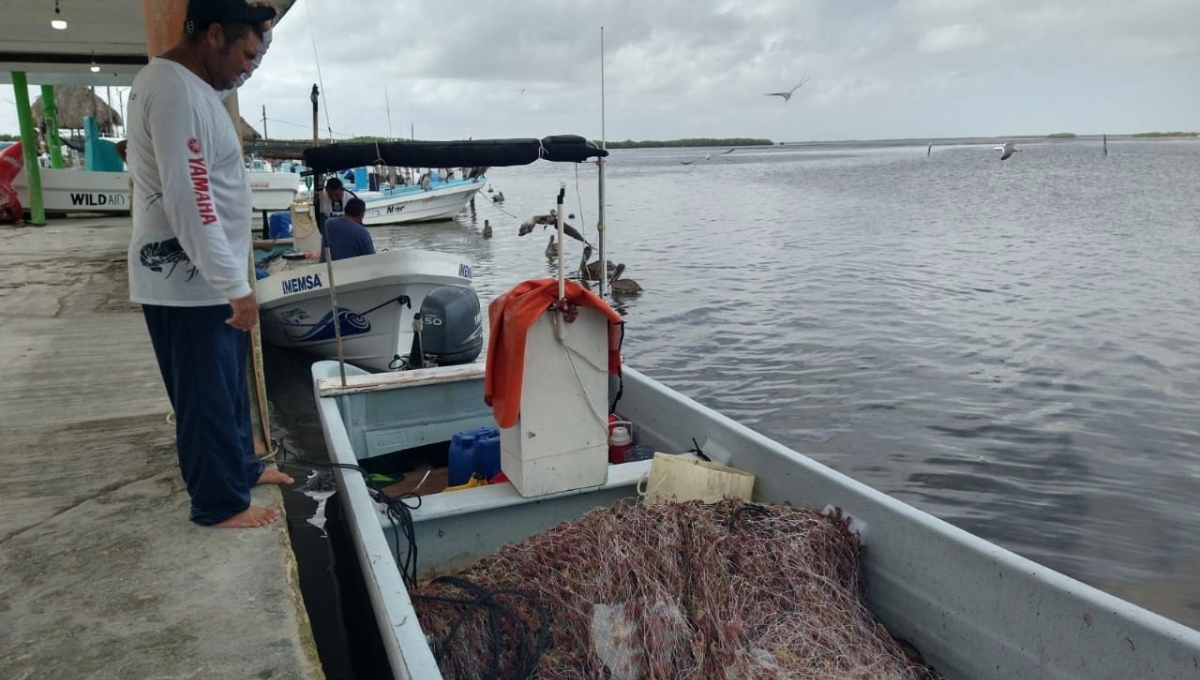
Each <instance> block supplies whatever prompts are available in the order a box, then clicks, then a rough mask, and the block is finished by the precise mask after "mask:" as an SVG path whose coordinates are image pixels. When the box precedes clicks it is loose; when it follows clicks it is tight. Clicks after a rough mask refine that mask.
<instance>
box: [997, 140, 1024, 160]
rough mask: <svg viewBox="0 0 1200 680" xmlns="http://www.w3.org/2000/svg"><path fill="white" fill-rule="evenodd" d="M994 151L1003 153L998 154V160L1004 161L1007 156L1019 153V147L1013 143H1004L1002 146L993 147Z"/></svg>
mask: <svg viewBox="0 0 1200 680" xmlns="http://www.w3.org/2000/svg"><path fill="white" fill-rule="evenodd" d="M995 150H996V151H1003V152H1004V153H1002V154H1000V160H1005V159H1007V158H1008V157H1009V156H1011V155H1013V152H1014V151H1020V150H1021V147H1019V146H1017V145H1016V144H1014V143H1013V142H1005V143H1004V146H997V147H995Z"/></svg>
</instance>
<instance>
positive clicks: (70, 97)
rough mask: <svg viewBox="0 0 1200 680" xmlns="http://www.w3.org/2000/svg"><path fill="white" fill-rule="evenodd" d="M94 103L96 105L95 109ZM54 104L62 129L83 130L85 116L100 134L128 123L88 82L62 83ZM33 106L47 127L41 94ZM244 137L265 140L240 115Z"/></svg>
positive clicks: (36, 120) (35, 120) (36, 122)
mask: <svg viewBox="0 0 1200 680" xmlns="http://www.w3.org/2000/svg"><path fill="white" fill-rule="evenodd" d="M93 103H94V104H95V108H94V109H93V108H92V105H93ZM54 106H55V108H56V109H58V127H59V129H60V130H82V129H83V119H84V117H85V116H92V115H94V116H95V117H96V125H98V126H99V127H100V134H102V135H114V134H115V133H116V128H117V127H118V126H121V125H124V124H125V121H123V120H121V114H119V113H117V112H116V111H114V110H113V109H112V108H111V107H109V105H108V104H107V103H106V102H105V101H104V99H102V98H101V97H100V96H99V95H94V94H92V88H90V87H88V86H86V85H60V86H55V88H54ZM30 108H31V109H33V123H34V125H35V126H36V127H37V128H38V129H39V130H43V129H45V112H44V111H43V109H42V98H41V97H38V98H37V100H36V101H35V102H34V103H33V106H31V107H30ZM240 121H241V125H240V128H241V130H240V132H241V134H242V140H243V141H248V142H252V141H254V140H256V139H262V135H260V134H258V131H257V130H255V129H254V128H253V127H252V126H251V125H250V123H247V122H246V119H245V118H240Z"/></svg>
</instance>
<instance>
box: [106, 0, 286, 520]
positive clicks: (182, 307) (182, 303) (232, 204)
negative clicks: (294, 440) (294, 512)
mask: <svg viewBox="0 0 1200 680" xmlns="http://www.w3.org/2000/svg"><path fill="white" fill-rule="evenodd" d="M275 14H276V12H275V8H274V7H273V6H271V5H270V4H269V3H263V2H260V3H255V4H253V5H248V4H246V2H245V1H244V0H191V1H190V2H189V3H188V8H187V21H186V24H185V27H184V35H183V38H182V39H181V40H180V41H179V42H178V43H177V44H176V45H175V46H174V47H172V48H171V49H170V50H168V51H167V52H166V53H165V54H163V55H162V56H159V57H156V58H154V59H152V60H151V61H150V63H149V64H148V65H147V66H146V67H145V68H143V69H142V70H141V72H140V73H138V76H137V78H136V79H135V80H134V83H133V87H132V89H131V91H130V95H129V125H128V127H129V137H128V142H129V143H128V150H127V153H128V161H129V168H130V173H131V175H132V177H133V182H134V186H135V189H136V193H135V196H136V197H137V205H136V206H135V207H134V209H133V238H132V241H131V243H130V246H129V291H130V299H132V300H133V301H134V302H138V303H141V304H142V309H143V313H144V314H145V317H146V326H147V328H148V329H149V332H150V340H151V343H152V344H153V345H154V353H155V356H156V357H157V359H158V366H159V370H160V371H161V373H162V377H163V383H164V384H165V386H166V389H167V396H168V397H169V398H170V400H171V405H172V407H174V409H175V416H176V421H177V424H176V430H175V434H176V446H177V449H178V454H179V465H180V469H181V472H182V473H183V478H184V481H185V482H186V483H187V488H188V494H189V495H190V496H191V500H192V508H191V519H192V521H194V522H196V523H197V524H202V525H210V526H219V527H256V526H262V525H264V524H269V523H271V522H273V521H275V520H276V519H277V518H278V517H279V513H278V511H276V510H274V509H271V508H265V507H260V506H256V505H251V504H250V487H252V486H254V485H256V484H283V483H290V482H291V481H292V479H291V478H290V477H289V476H287V475H286V474H284V473H282V472H280V471H279V470H276V469H274V468H267V467H265V466H264V465H263V464H262V463H261V462H260V461H259V460H258V458H257V457H256V456H255V454H254V442H253V436H252V432H251V423H250V408H249V397H248V394H247V392H246V363H247V353H248V351H249V343H250V338H249V334H248V331H249V330H250V329H251V328H253V327H254V325H255V324H256V323H257V322H258V302H257V300H256V298H255V297H254V291H253V290H252V289H251V287H250V283H249V281H248V280H247V279H248V277H247V273H246V271H247V267H246V262H247V261H248V259H249V257H250V233H251V224H250V223H251V220H252V216H253V209H252V198H251V189H250V182H249V177H248V175H247V174H246V169H245V166H244V163H243V161H242V152H241V144H240V142H239V140H238V132H237V130H236V129H235V127H234V124H233V120H232V119H231V118H230V116H229V114H228V112H227V111H226V110H225V106H224V104H223V103H222V98H223V95H222V93H223V92H226V91H229V90H230V89H232V88H235V87H236V86H238V85H240V84H241V82H242V81H244V80H245V78H246V77H248V76H249V74H250V73H251V72H252V71H253V70H254V68H255V66H257V63H258V60H259V58H260V56H261V50H262V48H263V46H264V42H265V41H264V40H263V38H264V31H266V30H268V29H269V28H270V23H271V21H272V20H273V19H274V18H275Z"/></svg>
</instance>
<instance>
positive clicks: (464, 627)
mask: <svg viewBox="0 0 1200 680" xmlns="http://www.w3.org/2000/svg"><path fill="white" fill-rule="evenodd" d="M859 566H860V565H859V543H858V540H857V538H856V537H855V535H854V534H853V533H851V532H850V530H849V528H848V521H847V519H846V518H845V517H843V516H841V515H840V514H839V513H836V512H835V513H832V514H822V513H820V512H817V511H815V510H811V509H805V508H797V507H792V506H786V505H757V504H752V503H745V502H742V501H738V500H734V499H726V500H725V501H722V502H720V503H714V504H703V503H700V502H698V501H694V502H687V503H653V504H639V503H636V502H625V501H618V502H617V504H616V505H614V506H613V507H610V508H598V509H596V510H593V511H591V512H589V513H588V514H586V515H585V516H583V517H582V518H581V519H579V520H577V521H573V522H565V523H562V524H559V525H558V526H556V527H554V528H551V529H550V530H548V531H545V532H543V533H541V534H538V535H535V536H532V537H530V538H528V539H527V540H525V541H522V542H520V543H514V544H509V545H506V546H505V547H503V548H501V549H500V550H499V551H498V552H497V553H496V554H495V555H491V556H488V557H485V558H483V559H480V560H479V561H477V562H476V563H475V564H473V565H472V566H471V567H469V568H467V569H466V570H464V571H462V572H460V573H459V574H457V575H456V576H453V577H441V578H436V579H433V580H432V581H428V582H425V583H422V584H421V585H420V586H419V587H418V588H417V589H416V590H415V591H414V593H413V596H414V597H413V600H414V605H415V607H416V609H417V612H418V618H419V619H420V622H421V625H422V627H423V629H424V630H425V632H426V633H427V636H428V639H429V640H430V641H431V645H432V647H433V651H434V653H435V655H436V657H437V658H438V663H439V666H440V668H441V670H442V674H443V675H444V676H445V677H446V678H448V679H450V678H472V679H476V678H525V677H531V678H555V679H560V678H561V679H565V680H571V679H575V678H612V679H615V680H635V679H637V680H642V679H645V680H651V679H656V678H662V679H667V678H670V679H676V678H705V679H707V678H713V679H719V680H740V679H744V680H750V679H752V678H753V679H756V680H758V679H771V678H780V679H782V678H821V679H823V680H824V679H829V678H862V679H863V680H866V679H870V680H884V679H888V678H903V679H911V680H917V679H921V680H924V679H928V678H936V677H937V676H936V675H934V674H933V672H932V671H931V670H930V669H929V668H927V667H925V666H923V665H922V664H920V663H919V662H918V661H917V660H916V659H914V658H913V657H911V656H909V654H907V653H906V651H905V649H904V648H903V647H902V646H901V643H899V642H897V641H896V640H894V639H893V638H892V637H891V636H890V635H889V634H888V632H887V631H886V630H885V629H884V627H883V626H882V625H881V624H880V623H878V622H877V621H876V620H875V619H874V617H873V616H872V615H871V613H870V611H868V610H867V608H866V605H865V604H864V601H863V586H862V581H861V577H860V568H859Z"/></svg>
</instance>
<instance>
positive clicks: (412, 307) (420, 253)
mask: <svg viewBox="0 0 1200 680" xmlns="http://www.w3.org/2000/svg"><path fill="white" fill-rule="evenodd" d="M333 272H334V274H333V276H334V280H333V283H334V284H336V285H335V286H332V285H331V284H330V282H329V272H328V267H327V266H326V265H325V264H324V263H319V264H303V265H300V266H293V267H291V268H288V269H285V270H283V271H280V272H278V273H275V274H272V275H271V276H268V277H267V278H264V279H259V280H258V281H256V282H255V293H256V295H257V297H258V304H259V310H260V318H261V321H262V336H263V339H264V340H265V341H266V342H268V343H270V344H272V345H276V346H280V347H289V348H294V349H300V350H304V351H306V352H311V353H313V354H317V355H320V356H323V357H328V358H337V357H338V346H337V333H336V332H335V331H336V330H339V329H335V328H334V326H333V319H334V315H333V305H332V298H331V295H330V293H331V290H332V289H336V290H335V293H336V297H337V309H338V318H339V319H340V325H341V328H340V332H341V337H342V356H343V357H344V359H345V360H346V361H347V362H349V363H351V364H353V365H355V366H359V367H362V368H364V369H367V370H372V371H387V370H391V366H392V364H393V361H394V359H395V357H396V356H397V355H404V354H407V353H408V350H409V348H410V347H411V345H412V338H413V329H412V323H413V316H414V315H415V314H416V313H417V312H418V311H419V310H420V309H421V303H422V302H423V301H424V299H425V296H426V295H428V294H429V293H430V292H431V291H433V290H434V289H436V288H439V287H441V286H462V287H466V288H470V287H471V269H470V266H469V265H468V264H467V263H466V262H464V261H463V260H462V259H461V258H459V257H458V256H456V255H450V254H446V253H438V252H432V251H424V250H405V251H390V252H383V253H377V254H375V255H367V256H363V257H355V258H349V259H345V260H338V261H336V262H334V263H333Z"/></svg>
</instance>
